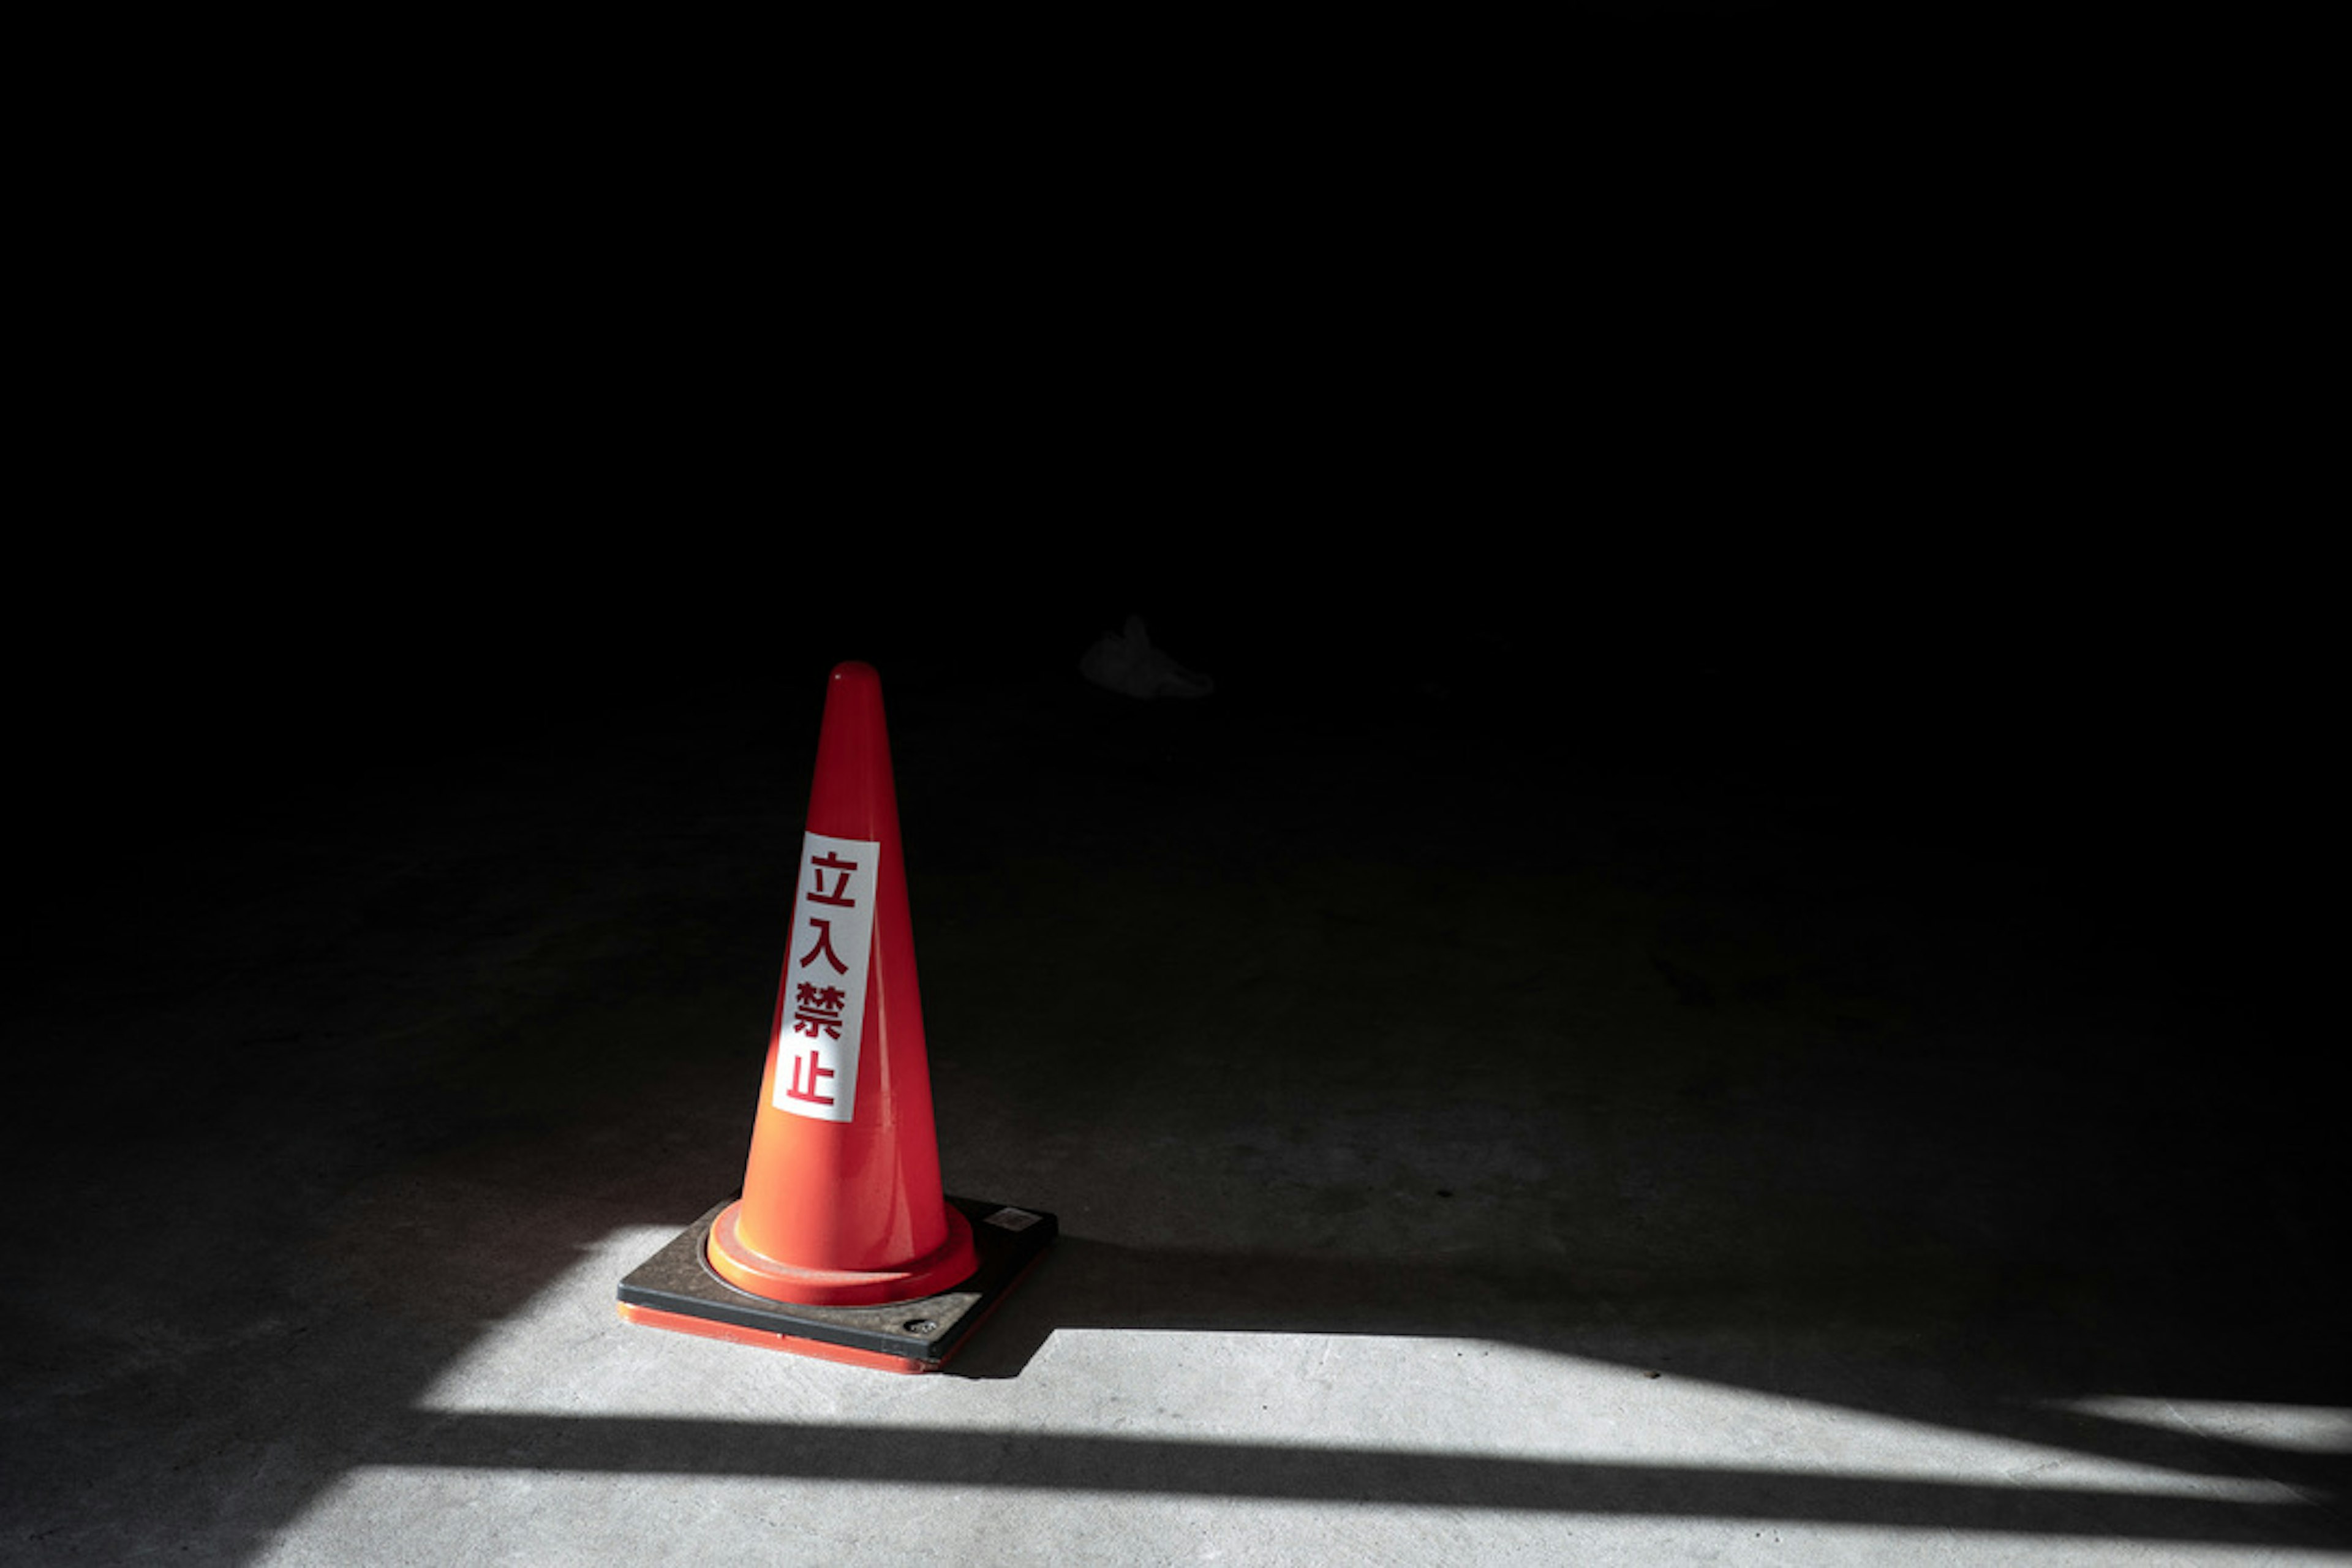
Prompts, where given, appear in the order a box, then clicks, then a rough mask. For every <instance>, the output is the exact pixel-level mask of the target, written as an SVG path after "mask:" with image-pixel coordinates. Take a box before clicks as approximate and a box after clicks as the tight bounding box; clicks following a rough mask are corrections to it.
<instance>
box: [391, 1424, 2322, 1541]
mask: <svg viewBox="0 0 2352 1568" xmlns="http://www.w3.org/2000/svg"><path fill="white" fill-rule="evenodd" d="M518 1456H524V1458H522V1459H521V1461H520V1464H519V1463H518V1458H517V1457H518ZM366 1462H368V1463H373V1464H407V1465H434V1466H450V1467H457V1468H488V1469H513V1468H545V1469H565V1470H585V1471H591V1472H594V1471H625V1472H628V1473H630V1474H640V1475H680V1476H747V1477H772V1478H776V1479H786V1478H790V1479H810V1480H853V1481H871V1480H879V1479H889V1480H892V1481H894V1482H897V1483H898V1484H900V1485H908V1486H919V1487H928V1486H942V1487H991V1486H994V1487H1049V1488H1068V1489H1076V1490H1084V1491H1103V1492H1111V1493H1154V1494H1176V1495H1193V1496H1211V1497H1229V1498H1254V1499H1263V1500H1273V1501H1286V1502H1351V1503H1372V1504H1378V1505H1380V1506H1381V1507H1385V1508H1412V1507H1425V1508H1468V1509H1503V1510H1552V1511H1560V1512H1573V1513H1590V1514H1594V1515H1598V1516H1602V1517H1607V1516H1610V1515H1624V1514H1641V1515H1652V1516H1656V1517H1661V1518H1675V1517H1683V1516H1701V1517H1706V1518H1714V1519H1740V1520H1773V1521H1801V1522H1806V1523H1817V1524H1818V1523H1838V1524H1861V1525H1877V1526H1891V1527H1894V1528H1898V1529H1908V1530H1922V1531H1933V1530H1947V1531H1995V1532H2004V1533H2018V1534H2050V1535H2085V1534H2089V1535H2096V1536H2101V1537H2107V1538H2112V1539H2114V1540H2117V1541H2178V1542H2241V1543H2246V1544H2269V1543H2275V1542H2280V1541H2282V1540H2292V1539H2295V1538H2296V1533H2297V1531H2298V1528H2299V1527H2300V1526H2301V1525H2302V1524H2303V1522H2304V1521H2302V1520H2301V1519H2300V1518H2298V1517H2296V1516H2297V1515H2299V1514H2300V1513H2301V1512H2302V1511H2303V1510H2300V1509H2296V1508H2293V1507H2280V1506H2277V1505H2254V1506H2251V1507H2250V1506H2248V1505H2246V1504H2243V1503H2218V1502H2213V1501H2210V1500H2203V1499H2198V1498H2183V1497H2167V1496H2162V1495H2157V1496H2149V1495H2147V1494H2143V1493H2134V1492H2127V1491H2100V1490H2095V1489H2087V1488H2084V1489H2071V1490H2066V1491H2058V1490H2036V1489H2032V1488H2030V1487H2013V1486H2007V1485H2002V1486H1991V1485H1970V1484H1967V1483H1961V1482H1942V1481H1934V1480H1891V1479H1877V1478H1872V1477H1862V1476H1834V1475H1822V1476H1807V1475H1793V1474H1785V1473H1782V1474H1775V1473H1772V1472H1769V1471H1749V1470H1740V1469H1737V1468H1725V1469H1713V1468H1702V1467H1680V1466H1673V1465H1641V1464H1608V1463H1597V1464H1596V1463H1586V1462H1579V1461H1545V1460H1537V1459H1511V1458H1489V1457H1484V1456H1475V1455H1466V1454H1443V1453H1415V1452H1412V1451H1400V1450H1396V1449H1387V1448H1328V1447H1286V1446H1285V1445H1281V1444H1276V1443H1216V1442H1205V1441H1191V1440H1181V1439H1153V1438H1148V1437H1125V1436H1097V1435H1087V1436H1053V1435H1048V1434H1040V1433H1034V1432H996V1431H982V1432H934V1431H929V1430H926V1431H922V1432H919V1433H918V1432H908V1431H903V1430H901V1431H887V1430H886V1431H877V1430H875V1429H873V1428H870V1427H861V1426H799V1425H789V1424H780V1423H770V1422H748V1421H688V1420H645V1419H632V1418H629V1417H625V1416H623V1417H609V1416H608V1417H593V1416H591V1417H581V1418H576V1419H567V1418H564V1417H560V1416H555V1417H551V1416H532V1415H420V1416H418V1417H417V1418H416V1419H415V1424H414V1426H412V1427H411V1428H410V1429H409V1430H407V1431H405V1432H404V1433H401V1434H399V1435H398V1436H394V1437H393V1438H391V1440H389V1441H387V1442H386V1443H384V1445H383V1447H381V1448H378V1449H375V1450H373V1451H372V1452H371V1453H370V1454H369V1455H368V1456H367V1459H366Z"/></svg>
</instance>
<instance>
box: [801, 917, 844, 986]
mask: <svg viewBox="0 0 2352 1568" xmlns="http://www.w3.org/2000/svg"><path fill="white" fill-rule="evenodd" d="M809 924H811V925H813V926H814V927H816V945H815V946H814V947H812V948H810V949H809V950H808V951H807V952H804V953H802V954H801V967H802V968H803V969H806V968H807V967H808V966H809V965H810V964H812V963H815V962H816V955H817V954H818V953H820V952H821V953H823V954H824V961H825V962H826V963H830V964H832V965H833V972H834V973H835V974H846V973H849V965H847V964H845V963H842V962H841V960H840V958H839V957H838V956H836V955H835V952H834V951H833V922H832V921H821V920H817V919H814V918H811V920H810V921H809Z"/></svg>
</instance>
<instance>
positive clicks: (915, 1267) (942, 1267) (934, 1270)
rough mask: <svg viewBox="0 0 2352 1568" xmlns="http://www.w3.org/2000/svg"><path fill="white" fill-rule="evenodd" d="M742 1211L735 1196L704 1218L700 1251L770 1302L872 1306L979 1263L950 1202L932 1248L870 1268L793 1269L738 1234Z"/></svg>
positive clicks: (925, 1291) (933, 1290)
mask: <svg viewBox="0 0 2352 1568" xmlns="http://www.w3.org/2000/svg"><path fill="white" fill-rule="evenodd" d="M742 1213H743V1204H742V1201H741V1200H740V1199H738V1200H737V1201H735V1202H734V1203H731V1204H729V1205H727V1207H726V1209H725V1210H724V1211H722V1212H721V1213H720V1215H719V1217H718V1218H717V1219H715V1220H713V1221H711V1222H710V1243H709V1246H708V1247H704V1248H703V1256H704V1257H706V1258H709V1260H710V1268H711V1270H712V1272H714V1273H716V1274H717V1275H718V1276H719V1278H720V1279H724V1280H726V1281H727V1283H729V1284H730V1285H732V1286H734V1287H735V1289H738V1290H745V1291H749V1292H750V1293H751V1294H752V1295H754V1296H760V1297H764V1298H766V1299H767V1300H771V1301H789V1302H792V1303H793V1304H795V1305H797V1306H803V1307H878V1306H881V1305H883V1304H885V1303H887V1302H890V1301H916V1300H921V1299H922V1298H923V1297H925V1296H936V1295H938V1294H939V1293H940V1291H942V1290H946V1289H950V1288H952V1287H954V1286H957V1285H961V1283H963V1281H965V1280H966V1279H970V1278H971V1276H972V1273H973V1271H974V1270H976V1269H977V1268H979V1267H980V1255H979V1254H978V1252H976V1251H975V1250H974V1249H973V1247H972V1240H971V1221H970V1220H968V1219H966V1218H964V1217H963V1215H962V1214H961V1213H960V1212H958V1210H957V1209H956V1207H955V1205H952V1204H950V1205H947V1215H948V1238H947V1240H945V1241H943V1242H941V1243H940V1246H939V1247H938V1248H937V1249H936V1250H935V1251H932V1252H930V1253H929V1254H927V1255H926V1256H924V1257H921V1258H916V1259H915V1260H914V1261H913V1262H911V1263H909V1264H908V1265H907V1266H906V1267H905V1268H890V1269H879V1270H875V1271H872V1272H862V1271H858V1270H853V1269H842V1268H794V1267H793V1265H791V1264H789V1263H784V1262H780V1261H779V1260H777V1259H776V1258H770V1257H768V1256H767V1255H766V1254H764V1253H761V1252H760V1251H757V1250H755V1249H754V1248H753V1247H751V1244H750V1243H748V1242H746V1241H745V1240H744V1239H743V1235H742V1231H741V1229H740V1220H741V1216H742ZM812 1353H814V1352H812ZM857 1364H859V1365H864V1364H866V1363H862V1362H861V1363H857Z"/></svg>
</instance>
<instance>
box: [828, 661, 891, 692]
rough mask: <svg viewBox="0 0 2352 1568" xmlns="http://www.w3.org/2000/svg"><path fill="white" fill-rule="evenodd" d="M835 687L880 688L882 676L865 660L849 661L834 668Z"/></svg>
mask: <svg viewBox="0 0 2352 1568" xmlns="http://www.w3.org/2000/svg"><path fill="white" fill-rule="evenodd" d="M832 684H833V685H835V686H844V687H847V686H856V687H879V686H880V685H881V684H882V674H881V672H880V671H879V670H877V669H876V668H874V667H873V666H872V665H870V664H867V663H866V661H865V660H863V659H856V658H853V659H847V660H845V661H844V662H842V663H840V664H836V665H835V666H834V667H833V680H832Z"/></svg>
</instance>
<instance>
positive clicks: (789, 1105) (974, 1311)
mask: <svg viewBox="0 0 2352 1568" xmlns="http://www.w3.org/2000/svg"><path fill="white" fill-rule="evenodd" d="M796 882H797V889H796V891H795V893H794V896H793V935H792V941H791V945H790V947H789V949H788V950H787V952H786V953H785V957H784V977H783V983H782V986H781V987H780V988H779V989H778V992H777V995H776V1015H775V1022H774V1023H773V1024H772V1026H771V1027H770V1030H769V1037H768V1065H767V1070H766V1072H765V1073H764V1074H763V1075H762V1077H761V1083H760V1108H759V1114H758V1117H757V1119H756V1120H755V1121H754V1122H753V1123H752V1128H751V1160H750V1162H749V1163H748V1164H747V1166H746V1168H745V1170H744V1173H743V1192H742V1194H741V1196H740V1197H738V1198H735V1199H732V1200H730V1201H729V1202H726V1203H722V1204H720V1205H718V1206H716V1207H715V1208H713V1209H712V1210H711V1211H710V1212H709V1214H706V1215H703V1216H702V1218H701V1219H699V1220H698V1221H697V1222H696V1223H695V1225H694V1226H692V1228H690V1229H688V1230H687V1231H686V1232H684V1233H683V1234H681V1235H680V1236H679V1237H677V1239H676V1240H675V1241H672V1242H671V1243H670V1244H669V1245H668V1246H667V1247H664V1248H663V1249H662V1250H661V1251H659V1252H657V1253H656V1254H655V1255H654V1256H653V1257H652V1258H648V1259H647V1260H646V1262H645V1264H644V1265H642V1266H641V1267H640V1268H637V1269H636V1270H635V1272H633V1273H632V1274H630V1275H629V1277H628V1278H627V1279H624V1280H623V1281H622V1282H621V1291H620V1313H621V1316H622V1318H623V1319H624V1320H625V1321H629V1322H632V1323H644V1324H648V1325H651V1326H653V1327H656V1328H665V1329H677V1330H679V1331H683V1332H686V1333H691V1334H702V1335H706V1336H708V1337H709V1338H712V1339H722V1340H730V1341H734V1342H739V1343H745V1344H757V1345H764V1346H768V1347H770V1348H772V1349H777V1350H787V1351H793V1352H798V1353H800V1354H803V1355H813V1356H818V1357H822V1358H824V1359H825V1360H828V1361H839V1362H847V1363H852V1364H854V1365H858V1366H872V1367H880V1368H883V1369H885V1370H887V1371H892V1372H933V1371H936V1370H938V1369H939V1367H940V1366H941V1365H943V1364H944V1363H946V1362H947V1360H948V1358H949V1357H950V1356H951V1355H953V1354H954V1353H955V1352H956V1351H957V1350H958V1349H959V1348H961V1345H962V1344H963V1342H964V1341H965V1340H966V1339H967V1338H968V1337H969V1335H970V1334H971V1331H972V1330H973V1329H974V1328H976V1327H978V1326H979V1324H980V1322H981V1321H982V1319H984V1318H985V1317H986V1316H987V1315H988V1313H989V1312H990V1311H991V1310H993V1309H994V1308H995V1306H996V1304H997V1303H998V1302H999V1301H1001V1300H1003V1297H1004V1296H1005V1294H1006V1293H1007V1292H1009V1291H1010V1290H1011V1289H1012V1288H1013V1285H1014V1284H1016V1283H1017V1282H1018V1281H1019V1279H1020V1278H1021V1276H1022V1275H1023V1274H1024V1273H1025V1272H1026V1271H1027V1270H1028V1268H1029V1267H1030V1266H1031V1265H1032V1264H1034V1262H1036V1260H1037V1259H1038V1258H1040V1257H1041V1256H1043V1255H1044V1253H1045V1248H1046V1247H1048V1246H1049V1245H1051V1243H1052V1242H1053V1239H1054V1237H1055V1232H1056V1229H1057V1226H1056V1225H1055V1219H1054V1216H1053V1215H1049V1214H1041V1213H1039V1212H1037V1211H1036V1210H1034V1209H1020V1208H1013V1207H1009V1206H1006V1205H1001V1204H982V1203H975V1202H972V1201H971V1200H969V1199H964V1198H951V1197H949V1196H947V1195H946V1194H944V1193H943V1192H942V1190H941V1188H940V1156H939V1143H938V1137H937V1134H936V1133H935V1132H934V1131H933V1129H932V1123H931V1084H930V1068H929V1058H927V1057H926V1055H925V1052H924V1047H923V1010H922V1002H921V998H920V996H919V994H918V989H917V986H916V982H915V939H914V928H913V924H912V921H911V920H910V919H909V916H908V908H907V877H906V868H905V863H904V861H903V859H902V858H901V856H900V853H899V847H898V792H897V790H896V788H895V786H894V785H893V784H892V782H891V774H890V742H889V737H888V733H887V728H886V726H885V724H884V721H883V715H882V683H881V679H880V678H879V677H878V676H877V675H876V674H875V672H874V670H873V669H872V668H870V667H868V666H866V665H863V664H844V665H841V666H839V667H837V668H835V670H834V672H833V678H832V679H831V681H830V682H829V683H828V686H827V689H826V692H825V703H824V726H823V728H822V729H821V730H820V731H818V735H817V755H816V783H815V784H814V787H813V788H812V790H811V791H810V795H809V813H808V832H807V833H806V835H805V836H804V837H803V840H802V847H801V856H800V860H799V863H798V868H797V873H796Z"/></svg>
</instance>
